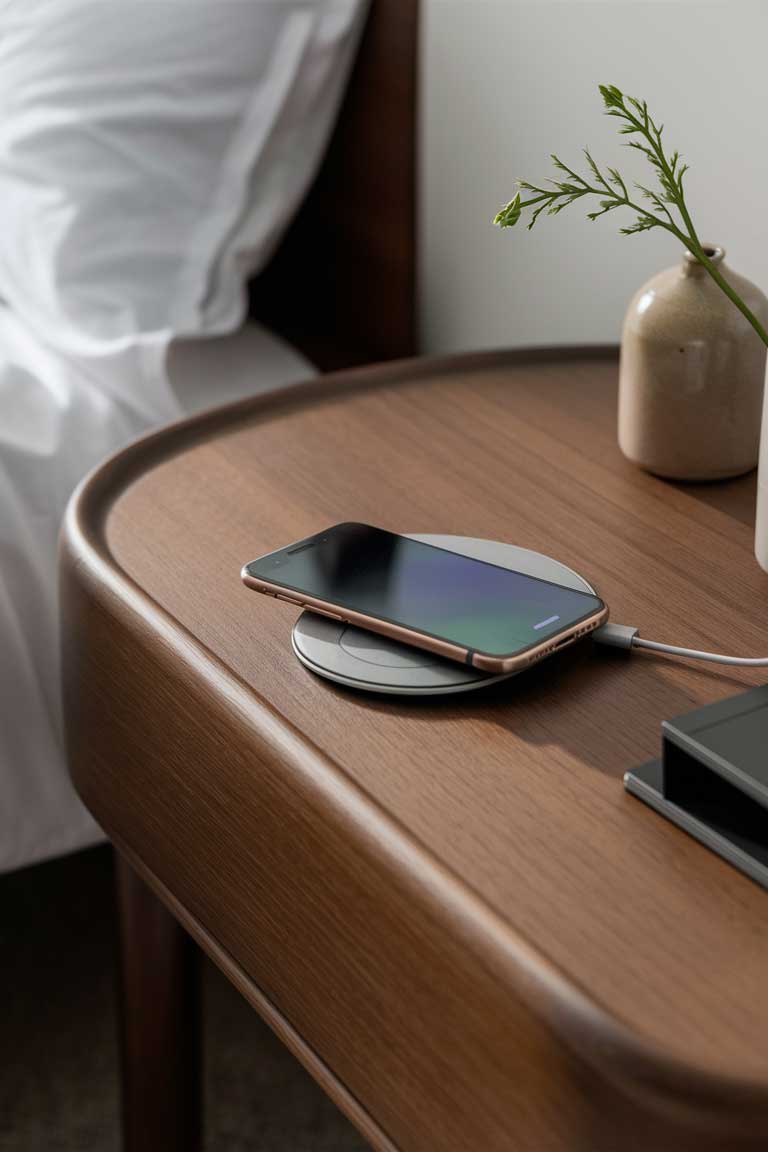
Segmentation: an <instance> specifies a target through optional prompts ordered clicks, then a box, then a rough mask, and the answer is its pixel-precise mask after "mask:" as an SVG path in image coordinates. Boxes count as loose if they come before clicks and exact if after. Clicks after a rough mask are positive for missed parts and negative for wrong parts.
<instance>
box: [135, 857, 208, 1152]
mask: <svg viewBox="0 0 768 1152" xmlns="http://www.w3.org/2000/svg"><path fill="white" fill-rule="evenodd" d="M115 855H116V874H117V903H118V918H119V941H120V986H119V1004H118V1013H119V1023H120V1048H121V1062H122V1126H123V1152H182V1150H183V1152H198V1150H199V1149H200V1147H201V1143H202V1104H201V1099H202V1098H201V1076H200V1066H201V1044H200V997H199V953H198V950H197V946H196V945H195V944H194V942H193V941H192V940H191V938H190V937H189V936H188V935H187V933H186V932H185V931H184V930H183V928H182V927H181V926H180V925H179V924H178V923H177V921H176V920H175V919H174V918H173V916H172V915H171V913H170V912H169V911H168V910H167V908H166V907H165V905H164V904H162V903H161V901H160V900H158V898H157V897H156V896H155V895H154V893H153V892H151V891H150V889H149V888H148V887H147V885H146V884H145V883H144V881H143V880H141V879H140V878H139V876H138V875H137V874H136V872H134V870H133V869H132V868H131V867H130V865H129V864H128V863H127V862H126V861H125V860H124V859H123V858H122V857H121V856H120V854H119V853H116V854H115Z"/></svg>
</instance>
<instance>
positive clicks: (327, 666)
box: [292, 536, 595, 696]
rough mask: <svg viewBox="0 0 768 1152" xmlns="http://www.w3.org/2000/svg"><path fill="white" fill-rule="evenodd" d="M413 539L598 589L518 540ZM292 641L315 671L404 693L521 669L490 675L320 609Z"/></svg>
mask: <svg viewBox="0 0 768 1152" xmlns="http://www.w3.org/2000/svg"><path fill="white" fill-rule="evenodd" d="M410 539H412V540H421V541H422V542H423V543H424V544H434V545H436V546H437V547H438V548H445V549H446V550H447V551H448V552H458V553H459V555H461V556H471V557H472V559H474V560H485V561H487V562H488V563H490V564H498V565H499V567H501V568H511V569H513V570H514V571H516V572H524V573H525V574H526V575H527V576H538V577H539V578H540V579H542V580H550V581H552V583H553V584H561V585H563V586H564V587H565V588H574V589H576V591H578V592H592V593H594V591H595V590H594V588H593V587H592V586H591V584H588V583H587V581H586V580H585V579H584V577H583V576H579V574H578V573H577V572H574V571H573V569H572V568H567V567H566V566H565V564H560V563H558V561H557V560H553V559H552V558H551V557H550V556H544V555H543V554H542V553H541V552H531V551H529V550H528V549H527V548H516V547H515V545H514V544H500V543H498V542H497V541H495V540H473V539H472V538H471V537H468V536H411V537H410ZM292 643H293V650H294V652H295V653H296V655H297V656H298V658H299V660H300V661H301V663H302V664H303V665H304V666H305V667H306V668H309V670H310V671H311V672H315V673H316V674H317V675H318V676H324V677H325V678H326V679H327V680H333V681H334V682H335V683H336V684H344V685H345V686H346V687H348V688H358V689H361V690H363V691H365V692H392V693H396V694H399V695H403V696H429V695H440V694H445V693H449V692H471V691H472V690H473V689H475V688H484V687H485V686H486V685H488V684H496V683H498V682H499V681H500V680H508V679H509V678H510V676H516V675H518V673H516V672H507V673H505V674H504V675H502V676H493V675H488V673H486V672H479V671H478V670H477V668H468V667H467V666H466V665H465V664H459V663H457V662H456V661H454V660H444V659H442V658H441V657H439V656H433V655H432V654H431V653H430V652H423V651H421V650H420V649H418V648H411V647H409V646H408V645H406V644H398V643H396V642H395V641H393V640H388V639H386V638H385V637H384V636H377V635H376V633H375V632H365V631H363V630H362V629H361V628H354V627H353V626H352V625H350V624H343V623H338V622H337V621H335V620H330V619H329V618H328V617H327V616H318V615H317V613H315V612H304V613H302V615H301V616H300V617H299V619H298V620H297V621H296V623H295V625H294V628H293V636H292Z"/></svg>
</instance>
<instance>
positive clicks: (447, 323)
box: [420, 0, 768, 351]
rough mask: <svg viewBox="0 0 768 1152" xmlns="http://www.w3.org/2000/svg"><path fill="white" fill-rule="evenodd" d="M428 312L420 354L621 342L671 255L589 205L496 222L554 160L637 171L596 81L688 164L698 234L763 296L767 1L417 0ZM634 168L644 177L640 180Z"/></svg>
mask: <svg viewBox="0 0 768 1152" xmlns="http://www.w3.org/2000/svg"><path fill="white" fill-rule="evenodd" d="M423 6H424V15H423V35H422V62H421V63H422V67H421V77H422V128H421V133H422V137H421V153H420V157H421V230H420V244H421V253H420V258H421V311H422V335H423V344H424V347H425V350H427V351H439V350H454V349H463V348H482V347H493V346H501V345H508V344H509V345H520V344H541V343H569V342H573V343H590V342H594V341H598V342H602V341H609V342H610V341H617V340H618V338H619V333H620V325H621V319H622V316H623V313H624V310H625V307H626V304H627V302H628V300H629V298H630V297H631V295H632V294H633V292H634V290H635V289H636V288H637V287H639V285H640V284H641V283H642V282H643V281H644V280H645V279H647V277H648V276H649V275H651V274H652V273H653V272H655V271H657V270H658V269H659V268H662V267H665V266H666V265H668V264H671V263H674V262H675V261H676V260H677V257H678V250H677V246H676V243H675V241H674V239H673V238H672V237H670V236H668V235H667V234H666V233H662V232H654V233H650V234H645V235H639V236H632V237H626V236H619V235H618V234H617V229H618V227H619V226H620V222H619V220H618V217H619V212H616V213H615V214H609V215H608V216H606V217H604V218H603V219H602V220H599V221H597V222H596V223H594V224H593V223H590V222H589V221H587V220H586V219H585V210H584V208H583V206H579V205H573V206H572V207H571V208H570V209H567V210H565V211H564V212H562V213H561V214H560V215H559V216H557V217H554V218H549V219H544V218H542V219H541V220H540V221H539V224H538V225H537V226H536V228H535V229H534V230H533V231H532V232H528V231H527V230H526V229H525V228H524V227H521V226H520V225H518V226H517V228H515V229H513V230H509V231H505V232H501V231H499V230H498V229H496V228H494V227H492V225H491V219H492V217H493V215H494V213H495V211H496V209H497V208H498V207H499V206H500V205H501V204H502V203H503V202H504V201H506V200H508V199H509V198H510V197H511V196H512V194H513V191H514V188H513V185H514V181H515V178H516V177H524V178H527V179H531V180H534V181H536V182H538V181H540V180H541V179H542V178H544V177H547V176H549V175H551V171H550V163H549V154H550V152H558V153H559V154H560V155H561V156H562V158H563V159H564V160H566V161H567V162H569V163H570V162H571V161H575V162H576V163H577V164H579V163H580V149H581V148H582V147H583V146H584V145H585V144H589V145H590V146H591V148H592V150H593V152H594V154H595V157H596V158H599V159H602V160H605V161H607V162H608V163H612V164H614V165H615V166H617V167H620V168H621V169H622V170H623V169H624V168H630V169H632V164H631V161H632V160H633V159H634V157H633V156H632V154H631V153H630V152H629V151H628V150H627V149H626V148H621V147H620V144H619V139H620V138H619V137H618V136H617V135H616V130H615V128H614V127H613V125H614V123H615V122H614V121H612V120H610V119H607V118H606V117H604V116H602V115H601V100H600V97H599V94H598V93H597V90H596V89H597V84H598V83H600V82H607V83H613V84H617V85H618V86H619V87H620V88H622V89H623V90H624V91H625V92H629V93H630V94H633V95H638V96H641V97H644V98H645V99H647V100H648V103H649V105H650V107H651V110H652V111H653V112H654V114H655V115H656V116H657V118H660V119H661V120H662V121H663V122H664V123H665V125H666V132H665V139H666V140H667V143H668V144H669V145H673V147H677V148H679V149H680V151H681V152H682V153H683V154H684V157H685V159H686V160H687V161H688V162H689V163H690V165H691V172H690V173H689V175H688V177H687V186H688V202H689V205H690V206H691V207H692V209H693V210H694V212H693V216H694V221H695V223H696V224H697V227H698V231H699V234H700V235H701V237H702V239H706V240H709V241H714V242H717V243H720V244H722V245H724V246H725V248H726V249H727V251H728V262H729V263H730V264H731V265H732V266H733V268H734V269H736V270H738V271H740V272H742V273H743V274H744V275H747V276H749V277H751V278H752V279H753V280H755V281H757V282H758V283H759V284H761V286H762V287H763V290H764V291H766V292H768V0H720V2H718V3H700V2H698V0H423ZM643 174H645V173H643Z"/></svg>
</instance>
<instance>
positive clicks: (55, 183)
mask: <svg viewBox="0 0 768 1152" xmlns="http://www.w3.org/2000/svg"><path fill="white" fill-rule="evenodd" d="M366 6H367V0H202V2H201V0H2V2H1V3H0V21H2V36H0V110H1V112H0V297H2V298H4V299H5V300H6V301H7V302H8V303H9V304H10V306H11V307H12V308H13V309H14V310H15V311H16V312H17V313H18V314H19V315H20V316H22V317H23V318H24V320H25V321H26V322H27V323H28V324H29V325H30V326H31V327H32V328H33V329H34V330H35V331H36V333H37V334H38V336H39V337H40V338H41V339H43V340H45V341H46V342H47V343H48V344H50V345H52V346H54V347H58V348H60V349H66V350H68V351H71V352H76V353H84V352H87V351H89V350H93V349H94V348H96V349H98V348H103V347H104V345H105V344H108V345H112V346H114V344H115V343H117V344H121V343H122V342H124V341H125V340H126V339H130V337H131V336H133V335H136V334H137V333H152V332H165V333H168V334H182V335H197V334H202V333H213V332H222V331H226V330H230V329H232V328H234V327H236V326H237V324H238V323H239V322H240V320H241V319H242V316H243V312H244V303H245V298H244V281H245V279H246V277H247V276H248V275H249V274H251V273H253V272H255V271H257V270H258V269H260V268H261V267H263V265H264V264H265V262H266V261H267V259H268V258H269V256H270V254H271V252H272V250H273V249H274V247H275V245H276V244H277V242H278V241H279V239H280V237H281V235H282V233H283V231H284V229H285V227H286V226H287V224H288V223H289V221H290V219H291V216H292V215H293V213H294V212H295V210H296V208H297V207H298V205H299V204H300V202H301V199H302V196H303V195H304V193H305V191H306V189H307V187H308V185H309V183H310V181H311V178H312V176H313V174H314V172H315V170H316V168H317V166H318V163H319V160H320V158H321V154H322V151H323V148H324V145H325V143H326V141H327V138H328V135H329V131H330V128H331V126H332V123H333V120H334V116H335V113H336V111H337V108H338V105H339V102H340V98H341V94H342V92H343V87H344V84H345V81H346V78H347V75H348V72H349V67H350V64H351V61H352V58H353V55H354V50H355V47H356V42H357V36H358V33H359V31H360V27H361V24H362V20H363V18H364V10H365V8H366Z"/></svg>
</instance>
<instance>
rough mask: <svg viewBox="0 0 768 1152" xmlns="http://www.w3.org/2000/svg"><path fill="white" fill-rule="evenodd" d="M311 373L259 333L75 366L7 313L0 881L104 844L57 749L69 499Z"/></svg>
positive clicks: (125, 350)
mask: <svg viewBox="0 0 768 1152" xmlns="http://www.w3.org/2000/svg"><path fill="white" fill-rule="evenodd" d="M312 372H313V369H312V368H311V367H310V366H309V365H308V364H307V362H306V361H305V360H304V359H303V358H302V357H301V356H300V355H299V354H298V353H296V352H295V351H294V350H293V349H291V348H288V347H287V346H286V345H285V344H283V343H282V342H281V341H279V340H277V339H276V338H275V337H274V336H272V335H270V334H269V333H268V332H266V331H265V330H264V329H260V328H257V327H248V328H246V329H244V330H242V331H241V332H239V333H236V334H235V335H234V336H226V337H221V338H218V339H209V340H205V341H200V342H196V343H195V342H191V341H187V342H184V343H180V344H175V345H173V346H172V348H171V350H170V355H167V346H166V341H165V339H163V338H160V337H155V338H149V337H145V338H143V339H134V340H132V341H129V342H126V343H125V345H124V347H122V348H117V349H116V348H114V347H112V348H111V349H110V350H109V351H108V352H107V351H105V352H104V353H103V355H102V356H101V357H95V356H94V355H93V354H91V355H89V356H88V358H87V360H78V359H77V358H76V357H74V356H71V355H63V354H61V353H60V352H55V351H52V350H50V349H48V348H46V347H45V346H44V345H43V344H41V342H40V341H39V340H38V339H37V338H36V336H35V335H34V334H32V333H31V332H30V331H29V329H28V328H27V327H26V326H25V324H24V322H23V321H21V320H20V319H19V318H18V317H17V316H16V315H14V313H12V312H11V311H10V310H9V309H7V308H5V307H3V306H2V305H0V871H5V870H9V869H12V868H17V867H20V866H21V865H24V864H30V863H32V862H34V861H36V860H41V859H44V858H45V857H48V856H52V855H57V854H59V853H64V852H68V851H72V850H73V849H75V848H79V847H81V846H83V845H86V844H88V843H90V842H93V841H94V840H96V839H98V838H99V837H100V836H101V833H100V831H99V829H98V827H97V826H96V824H95V823H94V822H93V820H92V819H91V817H90V816H89V815H88V813H87V812H86V810H85V808H84V807H83V806H82V805H81V803H80V801H79V800H78V798H77V796H76V795H75V792H74V790H73V788H72V785H71V783H70V781H69V777H68V774H67V768H66V763H65V758H64V752H63V746H62V739H61V724H60V703H59V682H58V677H59V644H58V617H57V596H56V583H57V578H56V547H57V538H58V532H59V526H60V523H61V518H62V513H63V511H64V507H65V505H66V502H67V499H68V497H69V494H70V493H71V491H72V490H73V488H74V487H75V486H76V484H77V483H78V482H79V480H80V479H81V477H82V476H83V475H85V473H86V472H87V471H88V470H89V469H90V468H91V467H93V466H94V465H95V464H97V463H99V462H100V461H101V460H102V459H103V458H104V457H105V456H106V455H108V454H109V453H111V452H113V451H115V450H117V449H118V448H120V447H122V446H123V445H124V444H126V443H128V442H129V441H130V440H132V439H134V438H135V437H136V436H138V435H140V434H141V433H142V432H144V431H146V430H148V429H149V428H152V427H153V426H155V425H158V424H163V423H167V422H168V421H171V420H175V419H179V418H181V417H183V416H186V415H189V414H191V413H192V412H194V411H197V410H199V409H201V408H205V407H209V406H211V405H213V404H221V403H226V402H227V401H229V400H235V399H239V398H240V397H242V396H247V395H252V394H253V393H255V392H259V391H265V390H267V389H269V388H272V387H277V386H279V385H282V384H287V383H290V382H292V381H294V380H297V379H301V378H302V377H306V376H307V375H309V374H311V373H312Z"/></svg>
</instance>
